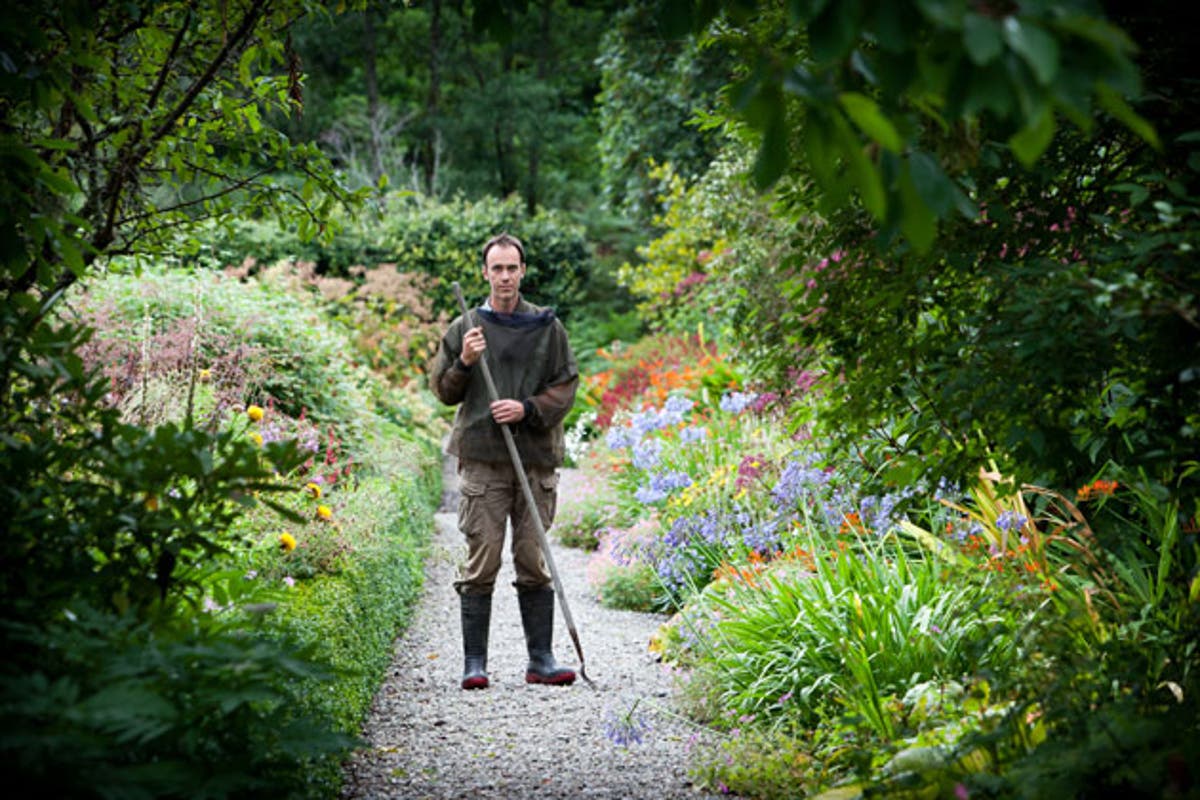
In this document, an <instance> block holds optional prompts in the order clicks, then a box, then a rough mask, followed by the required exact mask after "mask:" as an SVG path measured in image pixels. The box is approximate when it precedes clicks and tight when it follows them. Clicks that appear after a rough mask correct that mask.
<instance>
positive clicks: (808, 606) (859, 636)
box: [685, 539, 1019, 740]
mask: <svg viewBox="0 0 1200 800" xmlns="http://www.w3.org/2000/svg"><path fill="white" fill-rule="evenodd" d="M864 545H865V546H864V549H863V551H862V552H859V553H853V552H845V553H841V554H838V555H836V556H835V555H833V554H829V555H826V553H827V551H826V548H825V547H823V546H822V545H820V544H819V543H816V542H814V543H813V544H812V545H810V548H809V551H810V552H813V553H816V554H817V555H814V556H813V557H812V558H810V559H807V560H806V561H804V562H801V563H802V565H803V564H805V563H806V564H807V571H804V570H796V569H791V570H789V569H788V568H787V566H786V562H781V565H780V566H779V567H777V568H775V569H769V570H766V571H764V572H763V573H762V574H761V575H755V576H742V577H740V579H738V580H735V581H733V582H732V583H729V584H727V585H718V584H714V585H713V586H712V587H711V588H710V590H709V591H708V592H706V597H705V599H704V600H702V601H701V602H700V603H698V604H696V605H694V606H693V607H692V609H691V610H690V611H689V612H688V614H693V615H698V617H697V618H699V617H703V616H705V615H711V616H713V617H716V618H718V619H719V621H718V622H717V623H716V624H715V626H713V627H712V629H711V630H710V631H708V632H706V633H705V634H704V638H705V639H706V640H707V641H708V642H711V643H712V645H709V644H700V645H698V647H700V648H701V649H705V648H707V647H709V646H713V650H712V651H711V652H710V653H708V654H707V658H705V659H704V661H703V663H702V669H704V670H708V671H711V673H712V677H713V680H714V681H715V683H716V685H717V687H718V688H717V691H719V692H720V694H721V697H722V700H723V703H724V704H725V706H726V707H727V708H732V709H734V710H735V711H736V712H737V713H739V714H768V715H770V714H778V713H782V712H783V711H784V710H785V707H786V710H787V711H788V712H790V713H792V714H798V715H800V718H801V719H802V720H804V721H805V722H806V723H807V724H813V723H815V722H817V721H819V720H820V718H821V712H822V711H823V710H828V709H832V708H838V707H842V708H844V709H845V711H846V712H847V713H850V714H853V715H855V716H858V717H860V718H861V719H862V720H863V726H864V727H866V728H869V729H871V730H873V731H874V733H875V734H877V735H878V736H880V737H883V738H884V739H885V740H886V739H890V738H892V737H893V736H894V735H895V733H896V731H895V728H894V723H893V721H892V719H891V714H890V711H889V710H888V709H887V704H888V697H889V696H891V695H903V694H904V693H905V692H906V691H908V690H909V689H910V688H911V687H912V686H914V685H915V684H917V683H920V682H923V681H928V680H931V679H942V680H946V679H961V678H962V677H964V676H971V675H975V674H979V673H980V672H981V671H995V672H999V673H1003V672H1005V671H1006V670H1007V669H1009V668H1010V667H1011V666H1012V665H1013V663H1014V661H1015V659H1016V658H1017V657H1018V655H1019V653H1018V651H1017V649H1016V648H1015V647H1014V644H1013V635H1014V633H1015V631H1016V628H1017V624H1016V621H1015V620H1014V619H1010V618H1009V617H1008V616H1007V614H1006V613H1005V612H1004V609H1003V606H1004V605H1005V604H1004V602H1003V597H1004V594H1005V593H1006V588H1005V587H1004V586H1003V585H1000V584H997V583H994V582H989V581H987V580H983V581H971V580H967V581H962V580H960V581H958V582H955V583H953V584H949V582H948V581H947V575H946V573H945V571H944V569H943V567H942V566H941V565H940V564H938V563H937V562H936V561H933V560H926V559H912V558H910V557H908V556H906V555H905V553H904V550H903V548H902V547H899V546H897V545H896V543H895V542H892V541H888V540H886V539H884V540H881V541H879V542H878V543H877V544H870V543H864ZM685 616H687V615H686V614H685ZM685 624H686V623H685ZM714 645H716V646H714ZM781 698H784V699H783V700H782V701H781Z"/></svg>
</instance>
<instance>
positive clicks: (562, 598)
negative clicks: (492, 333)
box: [453, 281, 596, 689]
mask: <svg viewBox="0 0 1200 800" xmlns="http://www.w3.org/2000/svg"><path fill="white" fill-rule="evenodd" d="M453 285H454V296H455V297H457V298H458V304H459V305H460V306H461V307H462V313H463V321H464V323H465V324H466V329H467V330H470V329H471V328H473V327H474V325H473V324H472V317H471V310H470V309H469V308H467V301H466V300H465V299H463V293H462V287H461V286H459V285H458V281H455V282H454V284H453ZM479 366H480V367H482V368H483V380H484V381H485V382H486V383H487V389H488V396H489V397H491V399H492V400H493V401H496V400H499V399H500V395H499V393H498V392H497V391H496V384H495V383H494V382H493V381H492V372H491V370H489V369H488V363H487V359H486V358H480V359H479ZM500 431H501V433H503V434H504V444H505V445H507V446H508V456H509V458H511V459H512V464H513V469H514V470H515V471H516V473H517V480H518V481H520V483H521V491H522V492H523V493H524V495H525V505H526V506H527V507H528V508H529V512H530V513H529V516H530V517H532V518H533V524H534V528H535V529H536V530H537V534H538V542H539V543H540V544H541V546H542V555H544V556H545V557H546V566H548V567H549V568H550V577H551V578H553V580H554V593H555V594H557V595H558V606H559V608H561V609H562V614H563V621H564V622H566V624H567V633H569V634H570V635H571V643H572V644H574V645H575V654H576V655H578V656H579V677H581V678H583V680H584V681H585V682H586V683H587V685H588V686H590V687H592V688H593V689H595V688H596V684H595V683H593V682H592V679H591V678H589V677H588V676H587V672H585V671H584V662H583V647H582V646H580V644H579V632H578V631H577V630H575V620H574V619H573V618H572V617H571V607H570V606H569V605H568V604H567V594H566V592H565V591H563V585H562V578H560V577H559V575H558V567H557V566H555V564H554V554H553V553H551V552H550V540H549V539H548V538H547V537H546V528H545V526H544V525H543V524H542V515H541V514H539V513H537V503H536V502H535V501H534V499H533V490H532V489H530V488H529V478H528V477H527V476H526V475H525V467H524V466H523V465H522V464H521V454H520V453H518V452H517V443H516V442H515V441H513V435H512V431H511V430H509V428H508V426H507V425H501V426H500Z"/></svg>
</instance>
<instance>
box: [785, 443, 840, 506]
mask: <svg viewBox="0 0 1200 800" xmlns="http://www.w3.org/2000/svg"><path fill="white" fill-rule="evenodd" d="M817 463H818V457H817V456H816V455H810V456H809V457H808V458H807V459H806V460H804V461H796V460H789V461H787V462H786V463H785V464H784V465H783V469H782V470H780V472H779V480H777V481H776V482H775V487H774V488H773V489H772V490H771V498H772V499H773V500H774V501H775V505H776V507H777V508H779V509H780V510H788V509H793V508H795V507H796V506H797V505H798V504H799V503H800V502H801V501H805V500H808V499H810V498H812V497H813V496H815V495H817V494H819V493H820V492H822V490H824V489H825V487H826V486H828V484H829V479H830V478H831V477H832V476H833V473H832V471H830V470H826V469H822V468H821V467H819V466H817Z"/></svg>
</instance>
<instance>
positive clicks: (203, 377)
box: [198, 369, 212, 383]
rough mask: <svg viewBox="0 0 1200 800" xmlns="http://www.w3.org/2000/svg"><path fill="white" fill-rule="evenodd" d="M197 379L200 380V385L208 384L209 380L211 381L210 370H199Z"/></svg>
mask: <svg viewBox="0 0 1200 800" xmlns="http://www.w3.org/2000/svg"><path fill="white" fill-rule="evenodd" d="M198 377H199V378H200V382H201V383H208V382H209V380H211V379H212V370H211V369H202V370H200V374H199V376H198Z"/></svg>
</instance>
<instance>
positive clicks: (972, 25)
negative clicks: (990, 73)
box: [963, 14, 1004, 67]
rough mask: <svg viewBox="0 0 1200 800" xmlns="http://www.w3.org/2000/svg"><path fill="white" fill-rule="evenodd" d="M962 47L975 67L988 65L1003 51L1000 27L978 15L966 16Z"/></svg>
mask: <svg viewBox="0 0 1200 800" xmlns="http://www.w3.org/2000/svg"><path fill="white" fill-rule="evenodd" d="M963 45H964V46H965V47H966V49H967V57H968V58H970V59H971V61H972V62H973V63H974V64H975V65H977V66H980V67H982V66H984V65H985V64H988V63H989V62H991V61H993V60H994V59H995V58H996V56H998V55H1000V53H1001V52H1002V51H1003V50H1004V41H1003V39H1001V37H1000V26H999V25H997V24H996V23H995V22H993V21H992V20H991V19H989V18H987V17H984V16H981V15H979V14H967V16H966V17H965V18H964V19H963Z"/></svg>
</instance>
